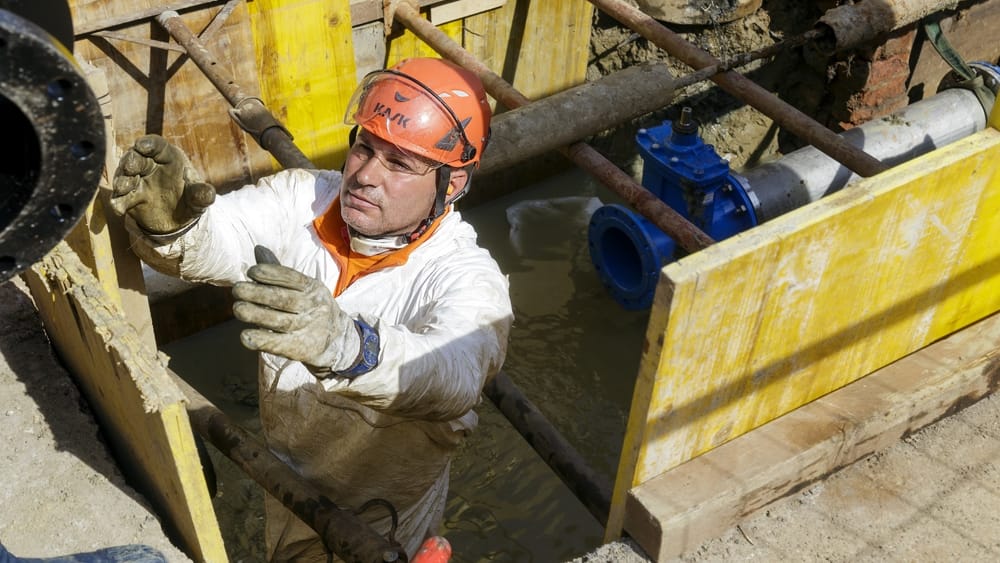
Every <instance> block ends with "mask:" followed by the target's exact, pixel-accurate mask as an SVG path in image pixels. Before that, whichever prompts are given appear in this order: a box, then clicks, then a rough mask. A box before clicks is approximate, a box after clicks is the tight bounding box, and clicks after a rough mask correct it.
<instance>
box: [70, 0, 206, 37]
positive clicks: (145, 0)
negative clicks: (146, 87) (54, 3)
mask: <svg viewBox="0 0 1000 563" xmlns="http://www.w3.org/2000/svg"><path fill="white" fill-rule="evenodd" d="M224 1H225V0H173V1H170V2H162V1H155V0H131V1H129V2H108V1H107V0H70V2H69V6H70V13H71V14H72V16H73V33H74V34H75V35H76V36H77V38H79V37H80V36H82V35H86V34H88V33H94V32H95V31H101V30H105V29H111V28H114V27H121V26H126V25H129V24H135V23H139V22H142V21H144V20H151V19H153V18H155V17H156V16H158V15H160V14H161V13H162V12H165V11H167V10H173V11H175V12H182V11H186V10H193V9H197V8H203V7H207V6H213V5H216V4H221V3H223V2H224Z"/></svg>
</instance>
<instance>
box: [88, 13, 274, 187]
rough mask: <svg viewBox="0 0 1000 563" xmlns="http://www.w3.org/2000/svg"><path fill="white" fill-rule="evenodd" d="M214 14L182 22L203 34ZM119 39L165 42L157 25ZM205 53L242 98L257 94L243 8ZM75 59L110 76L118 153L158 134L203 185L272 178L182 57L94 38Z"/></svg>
mask: <svg viewBox="0 0 1000 563" xmlns="http://www.w3.org/2000/svg"><path fill="white" fill-rule="evenodd" d="M254 3H256V2H252V3H251V4H254ZM137 9H138V7H137ZM218 11H219V9H217V8H212V9H208V10H201V11H195V12H188V13H185V14H184V15H183V16H182V17H183V19H184V23H185V24H186V25H187V26H188V27H190V28H191V29H192V30H194V31H198V32H200V31H201V30H203V29H205V28H206V27H207V26H208V25H209V24H210V22H211V21H212V20H213V18H214V17H215V15H216V13H217V12H218ZM122 33H126V34H128V35H131V36H136V37H139V38H147V39H154V40H163V41H166V40H169V35H167V32H166V31H165V30H164V29H162V28H161V27H160V25H159V24H158V23H156V22H148V23H141V24H137V25H135V26H134V27H131V28H128V29H127V30H123V31H122ZM208 47H209V49H210V50H212V52H213V53H214V54H215V55H216V57H217V58H218V60H219V61H224V63H223V64H226V65H227V66H228V68H226V72H227V73H229V74H231V75H232V76H236V77H239V78H240V80H241V81H243V80H245V82H242V83H241V87H242V88H243V90H244V91H246V92H247V93H248V94H250V95H257V94H259V90H258V85H257V78H256V77H257V63H256V60H255V55H254V47H253V38H252V36H251V33H250V28H249V16H248V13H247V4H246V3H239V4H238V5H237V6H236V8H235V10H233V12H232V14H231V15H230V16H229V17H228V18H227V19H226V22H225V24H224V25H223V26H222V27H221V28H220V29H219V30H218V31H217V32H216V33H214V34H213V35H212V37H211V38H210V40H208ZM74 53H75V57H76V58H77V59H78V60H80V61H85V62H89V63H91V64H93V65H95V66H97V67H98V68H100V69H101V70H102V71H104V73H105V75H106V76H107V81H108V85H109V92H110V94H111V99H112V102H111V103H112V111H113V113H114V116H115V124H116V127H115V144H116V146H117V147H118V149H119V150H124V149H127V148H128V147H130V146H131V145H132V143H133V142H134V141H135V139H137V138H138V137H140V136H142V135H145V134H147V133H157V134H160V135H163V136H164V137H166V138H167V139H168V140H170V141H172V142H174V143H176V144H177V145H178V146H180V147H181V148H182V149H184V151H185V152H186V153H187V154H188V156H190V157H191V161H192V164H194V166H195V167H196V168H198V169H199V170H200V171H201V172H202V173H203V174H204V175H205V179H206V181H208V182H210V183H212V184H214V185H215V186H216V187H217V188H218V189H219V190H220V191H223V192H225V191H228V190H230V189H232V188H233V187H237V186H240V185H242V184H244V183H247V182H250V181H253V180H254V179H255V178H257V177H260V176H261V175H264V174H270V173H272V172H273V171H274V168H275V166H274V163H273V161H272V159H271V157H270V155H269V154H268V153H267V152H266V151H264V150H263V149H261V148H260V147H258V146H257V144H256V142H255V141H254V140H253V139H252V138H250V137H249V136H248V135H247V134H245V133H244V132H243V131H242V130H241V129H240V128H239V126H238V125H236V123H235V122H233V120H232V119H231V118H230V117H229V104H228V102H226V100H225V99H224V98H223V97H222V95H221V94H219V92H218V91H217V90H216V89H215V87H214V86H213V85H212V83H211V82H209V80H208V79H207V78H205V76H204V74H202V72H201V70H199V69H198V68H197V67H196V66H195V65H194V63H192V62H191V61H190V60H188V58H187V57H186V56H182V55H181V54H179V53H175V52H167V51H164V50H162V49H156V48H151V47H149V46H146V45H140V44H136V43H131V42H127V41H116V40H111V39H106V38H102V37H99V36H88V37H87V38H86V39H84V40H80V41H77V42H76V45H75V51H74Z"/></svg>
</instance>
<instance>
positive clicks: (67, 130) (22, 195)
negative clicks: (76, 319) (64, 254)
mask: <svg viewBox="0 0 1000 563" xmlns="http://www.w3.org/2000/svg"><path fill="white" fill-rule="evenodd" d="M0 116H2V120H3V123H4V132H3V133H4V136H3V141H0V185H2V186H3V188H2V191H0V282H2V281H6V280H7V279H8V278H10V277H11V276H14V275H16V274H18V273H20V272H21V271H23V270H24V269H26V268H27V267H28V266H30V265H31V264H33V263H35V262H36V261H38V260H39V259H40V258H42V257H44V256H45V254H47V253H48V252H49V250H51V249H52V248H53V247H54V246H55V245H56V244H57V243H58V242H59V241H60V240H62V239H63V238H65V237H66V235H67V234H68V233H69V231H70V230H71V229H72V228H73V226H74V225H75V224H76V222H77V221H78V220H79V219H80V217H81V216H82V215H83V213H84V212H85V211H86V209H87V206H88V205H89V204H90V202H91V200H92V199H93V197H94V194H95V193H96V191H97V185H98V182H99V181H100V178H101V172H102V170H103V168H104V155H105V150H106V148H105V125H104V116H103V115H102V112H101V107H100V104H99V102H98V100H97V97H96V96H95V95H94V93H93V91H92V90H91V89H90V86H89V85H88V84H87V82H86V79H85V78H84V77H83V76H81V74H80V73H79V70H78V69H77V67H76V64H75V62H74V61H73V59H72V55H70V53H69V52H67V51H66V49H65V48H64V47H63V46H62V45H61V44H60V43H59V42H58V41H56V40H54V39H53V38H52V36H50V35H49V34H48V33H46V32H45V31H44V30H43V29H42V28H41V27H39V26H37V25H35V24H34V23H31V22H30V21H28V20H26V19H24V18H22V17H20V16H17V15H15V14H13V13H11V12H8V11H6V10H2V9H0Z"/></svg>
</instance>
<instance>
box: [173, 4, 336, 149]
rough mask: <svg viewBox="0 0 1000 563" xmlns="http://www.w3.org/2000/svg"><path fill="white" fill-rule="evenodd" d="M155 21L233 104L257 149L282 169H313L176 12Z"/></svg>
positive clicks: (260, 104)
mask: <svg viewBox="0 0 1000 563" xmlns="http://www.w3.org/2000/svg"><path fill="white" fill-rule="evenodd" d="M156 21H158V22H159V23H160V25H162V26H163V29H165V30H167V33H169V34H170V36H171V37H173V38H174V41H177V42H178V43H180V45H181V46H182V47H184V50H185V51H186V52H187V55H188V56H189V57H191V60H192V61H194V64H195V65H196V66H197V67H198V68H199V69H201V72H202V73H204V75H205V77H206V78H208V80H209V81H210V82H211V83H212V85H214V86H215V88H216V89H217V90H218V91H219V93H220V94H222V96H223V97H224V98H226V101H228V102H229V105H231V106H233V107H232V109H230V110H229V114H230V116H231V117H232V118H233V121H235V122H236V123H237V124H239V126H240V127H241V128H242V129H243V130H244V131H246V132H247V133H249V134H250V135H251V136H252V137H253V138H254V140H255V141H257V144H259V145H260V146H261V148H263V149H264V150H266V151H268V152H269V153H271V154H272V155H273V156H274V158H275V160H277V161H278V163H279V164H281V165H282V166H283V167H285V168H316V166H315V165H314V164H313V163H312V162H310V160H309V158H308V157H306V155H305V154H303V153H302V151H301V150H299V148H298V147H297V146H296V145H295V143H293V142H292V135H291V133H289V132H288V130H287V129H285V128H284V126H282V125H281V123H279V122H278V120H277V119H276V118H275V117H274V115H272V114H271V112H270V111H269V110H268V109H267V107H265V106H264V102H263V101H261V99H260V98H257V97H255V96H250V95H248V94H247V93H246V92H244V91H243V89H242V88H240V85H239V84H238V83H237V82H236V80H234V79H233V77H232V76H229V75H228V74H226V72H225V71H224V70H223V65H222V64H219V62H218V61H217V60H216V58H215V56H214V55H212V53H211V52H210V51H209V50H208V47H206V46H205V44H204V43H202V42H201V40H200V39H198V37H197V36H196V35H195V34H194V33H192V32H191V30H190V29H189V28H188V27H187V25H185V24H184V21H183V20H181V18H180V15H179V14H178V13H177V12H175V11H173V10H167V11H165V12H163V13H161V14H160V15H159V16H157V17H156Z"/></svg>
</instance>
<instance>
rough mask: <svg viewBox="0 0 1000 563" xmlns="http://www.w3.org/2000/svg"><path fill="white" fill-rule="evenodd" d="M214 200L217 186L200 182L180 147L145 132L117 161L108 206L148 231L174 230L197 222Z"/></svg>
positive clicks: (172, 231) (173, 231)
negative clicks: (127, 216)
mask: <svg viewBox="0 0 1000 563" xmlns="http://www.w3.org/2000/svg"><path fill="white" fill-rule="evenodd" d="M214 201H215V188H214V187H212V185H211V184H206V183H205V182H203V181H202V180H201V177H200V175H199V174H198V172H197V171H196V170H195V169H194V167H193V166H191V162H190V161H189V160H188V157H187V155H185V154H184V152H183V151H182V150H181V149H179V148H177V147H176V146H174V145H172V144H170V143H168V142H167V140H166V139H164V138H163V137H161V136H159V135H145V136H143V137H140V138H139V139H138V140H137V141H136V142H135V144H134V145H133V146H132V148H131V149H129V150H128V152H126V153H125V155H124V156H122V158H121V160H119V161H118V169H117V170H116V171H115V177H114V181H113V185H112V193H111V200H110V204H111V209H112V210H113V211H114V212H115V213H117V214H118V215H125V214H128V215H129V216H130V217H131V218H132V219H133V220H135V222H136V223H137V224H138V225H139V227H140V228H142V229H143V230H144V231H146V232H148V233H152V234H170V233H175V232H177V231H179V230H181V229H183V228H184V227H186V226H188V225H190V224H191V223H193V222H194V221H195V220H196V219H197V218H198V217H199V216H201V214H202V213H204V212H205V209H206V208H208V206H209V205H211V204H212V202H214Z"/></svg>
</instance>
